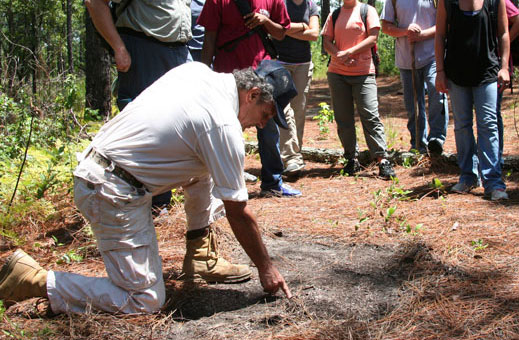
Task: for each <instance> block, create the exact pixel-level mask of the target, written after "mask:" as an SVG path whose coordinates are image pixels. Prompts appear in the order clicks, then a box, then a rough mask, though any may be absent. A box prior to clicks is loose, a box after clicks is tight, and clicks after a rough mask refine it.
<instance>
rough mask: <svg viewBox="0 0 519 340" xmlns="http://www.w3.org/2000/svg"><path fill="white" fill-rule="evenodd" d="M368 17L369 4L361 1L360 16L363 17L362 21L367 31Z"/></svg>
mask: <svg viewBox="0 0 519 340" xmlns="http://www.w3.org/2000/svg"><path fill="white" fill-rule="evenodd" d="M367 17H368V4H366V3H364V2H361V3H360V18H361V19H362V23H363V24H364V28H365V29H366V32H368V25H366V18H367Z"/></svg>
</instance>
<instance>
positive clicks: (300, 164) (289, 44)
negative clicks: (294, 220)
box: [273, 0, 319, 175]
mask: <svg viewBox="0 0 519 340" xmlns="http://www.w3.org/2000/svg"><path fill="white" fill-rule="evenodd" d="M285 5H286V6H287V11H288V15H289V16H290V21H291V23H290V28H289V29H288V30H287V32H286V36H285V38H284V39H283V40H281V41H278V40H274V41H273V42H274V46H276V50H277V51H278V53H279V58H278V60H279V61H280V62H281V63H283V65H284V66H285V68H286V69H287V70H288V71H289V72H290V74H291V75H292V79H294V83H295V84H296V88H297V96H296V97H294V99H292V101H291V102H290V105H288V106H287V108H286V109H285V117H286V119H287V123H288V130H283V129H282V130H280V131H279V143H280V148H281V158H282V160H283V163H284V165H285V170H284V173H285V174H289V175H290V174H291V175H294V174H297V173H299V172H300V171H301V170H302V169H303V168H304V166H305V163H304V161H303V155H302V154H301V149H302V147H303V133H304V129H305V111H306V96H307V95H308V91H309V90H310V82H311V81H312V73H313V68H314V65H313V64H312V54H311V51H310V41H316V40H317V38H318V37H319V7H317V5H316V4H315V2H314V1H312V0H285Z"/></svg>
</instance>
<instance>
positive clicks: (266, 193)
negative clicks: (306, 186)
mask: <svg viewBox="0 0 519 340" xmlns="http://www.w3.org/2000/svg"><path fill="white" fill-rule="evenodd" d="M260 196H262V197H299V196H301V191H299V190H297V189H294V188H292V187H291V186H290V185H288V184H286V183H283V184H281V186H280V187H279V189H261V192H260Z"/></svg>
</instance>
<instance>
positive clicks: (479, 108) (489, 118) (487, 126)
mask: <svg viewBox="0 0 519 340" xmlns="http://www.w3.org/2000/svg"><path fill="white" fill-rule="evenodd" d="M449 93H450V97H451V105H452V111H453V115H454V137H455V139H456V149H457V153H458V165H459V167H460V170H461V174H460V179H459V181H460V182H463V183H465V184H467V185H475V184H476V183H477V181H478V174H479V173H480V174H481V179H482V181H483V187H484V188H485V193H487V194H488V193H490V192H492V191H493V190H495V189H505V188H506V186H505V183H504V182H503V180H502V179H501V163H500V162H499V132H498V124H497V114H496V107H497V83H496V82H493V83H490V84H483V85H480V86H477V87H465V86H458V85H456V84H454V83H453V82H452V81H449ZM473 108H475V111H476V126H477V133H478V140H477V143H476V140H475V138H474V132H473V129H472V126H473ZM478 170H479V171H478Z"/></svg>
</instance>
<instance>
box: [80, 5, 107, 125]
mask: <svg viewBox="0 0 519 340" xmlns="http://www.w3.org/2000/svg"><path fill="white" fill-rule="evenodd" d="M101 39H102V38H101V36H100V35H99V34H97V33H96V31H95V27H94V25H93V23H92V19H91V18H90V15H89V14H88V12H87V11H86V9H85V78H86V79H85V82H86V84H85V101H86V103H85V106H86V107H87V108H90V109H93V110H98V113H99V115H100V116H102V117H108V116H109V115H110V113H111V109H112V94H111V86H110V85H111V77H110V67H111V58H110V55H109V54H108V51H107V50H106V49H104V48H103V47H102V45H101Z"/></svg>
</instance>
